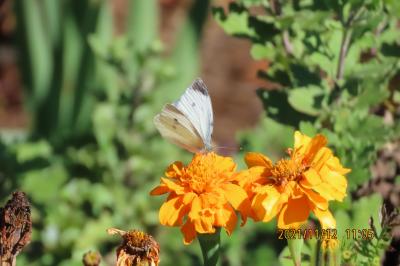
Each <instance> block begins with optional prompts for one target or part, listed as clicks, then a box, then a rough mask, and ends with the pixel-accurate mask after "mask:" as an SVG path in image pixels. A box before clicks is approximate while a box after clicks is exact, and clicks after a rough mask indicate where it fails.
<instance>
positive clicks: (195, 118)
mask: <svg viewBox="0 0 400 266" xmlns="http://www.w3.org/2000/svg"><path fill="white" fill-rule="evenodd" d="M173 105H174V106H175V107H176V108H177V109H178V110H179V111H181V112H182V113H183V114H184V116H185V117H187V119H188V120H189V121H190V122H191V124H192V126H193V127H194V128H195V129H196V131H197V133H198V135H200V137H201V139H202V141H203V149H204V148H206V149H211V146H212V144H211V136H212V131H213V124H214V117H213V110H212V104H211V98H210V95H209V94H208V90H207V87H206V85H205V84H204V82H203V81H202V80H201V79H200V78H197V79H196V80H195V81H193V83H192V85H191V86H190V87H189V88H187V89H186V91H185V93H184V94H183V95H182V96H181V98H179V100H178V101H176V102H174V103H173Z"/></svg>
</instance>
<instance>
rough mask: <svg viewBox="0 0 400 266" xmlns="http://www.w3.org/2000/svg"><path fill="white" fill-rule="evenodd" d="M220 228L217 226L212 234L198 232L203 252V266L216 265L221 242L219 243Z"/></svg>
mask: <svg viewBox="0 0 400 266" xmlns="http://www.w3.org/2000/svg"><path fill="white" fill-rule="evenodd" d="M220 233H221V229H220V228H217V229H216V230H215V233H214V234H199V235H198V239H199V243H200V247H201V252H202V253H203V261H204V266H215V265H217V262H218V259H219V254H220V249H221V243H220Z"/></svg>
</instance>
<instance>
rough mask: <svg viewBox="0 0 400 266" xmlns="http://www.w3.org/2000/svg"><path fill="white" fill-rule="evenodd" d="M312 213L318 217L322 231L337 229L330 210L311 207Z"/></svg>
mask: <svg viewBox="0 0 400 266" xmlns="http://www.w3.org/2000/svg"><path fill="white" fill-rule="evenodd" d="M311 208H312V212H313V213H314V214H315V216H317V218H318V220H319V222H320V224H321V227H322V229H334V228H336V220H335V218H333V215H332V213H331V212H330V211H329V209H326V210H321V209H319V208H317V207H316V206H311Z"/></svg>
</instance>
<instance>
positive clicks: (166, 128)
mask: <svg viewBox="0 0 400 266" xmlns="http://www.w3.org/2000/svg"><path fill="white" fill-rule="evenodd" d="M154 124H155V126H156V128H157V129H158V131H159V132H160V134H161V135H162V136H163V137H164V138H165V139H167V140H169V141H170V142H172V143H174V144H176V145H178V146H179V147H182V148H184V149H186V150H188V151H190V152H192V153H196V152H199V151H201V150H202V149H203V148H204V143H203V139H202V137H201V136H200V135H199V133H198V131H197V129H196V128H195V127H194V125H193V123H192V122H191V121H190V120H189V119H188V117H187V116H186V115H185V114H184V113H182V112H181V111H180V110H179V109H178V108H177V107H175V106H174V105H172V104H166V105H165V106H164V108H163V109H162V111H161V113H159V114H158V115H156V116H155V117H154Z"/></svg>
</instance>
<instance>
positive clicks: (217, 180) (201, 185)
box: [181, 154, 227, 194]
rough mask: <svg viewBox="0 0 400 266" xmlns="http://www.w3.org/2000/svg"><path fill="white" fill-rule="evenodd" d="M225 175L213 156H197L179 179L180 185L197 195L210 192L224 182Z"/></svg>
mask: <svg viewBox="0 0 400 266" xmlns="http://www.w3.org/2000/svg"><path fill="white" fill-rule="evenodd" d="M226 179H227V175H226V174H225V173H224V171H221V169H219V166H218V164H217V162H216V160H215V154H207V155H200V156H197V157H196V158H195V159H194V160H193V161H192V162H191V163H190V164H189V165H188V168H187V169H186V173H185V174H184V175H183V176H182V177H181V181H182V183H184V184H186V186H188V187H190V189H191V190H192V191H193V192H195V193H197V194H201V193H205V192H210V191H212V190H213V188H215V187H218V185H219V184H221V183H223V182H225V181H226Z"/></svg>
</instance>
